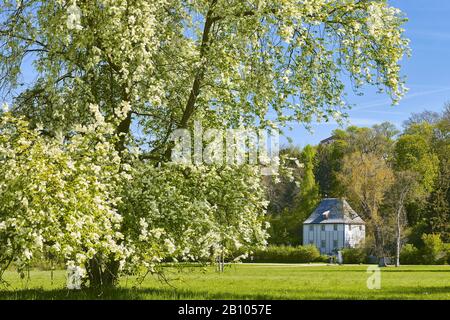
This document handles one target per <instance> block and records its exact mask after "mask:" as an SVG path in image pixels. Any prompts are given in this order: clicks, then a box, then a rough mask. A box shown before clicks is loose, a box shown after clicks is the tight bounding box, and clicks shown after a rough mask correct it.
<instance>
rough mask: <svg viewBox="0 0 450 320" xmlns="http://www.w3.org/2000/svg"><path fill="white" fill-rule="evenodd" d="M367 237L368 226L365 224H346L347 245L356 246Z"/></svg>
mask: <svg viewBox="0 0 450 320" xmlns="http://www.w3.org/2000/svg"><path fill="white" fill-rule="evenodd" d="M365 237H366V227H365V226H363V225H348V224H346V225H345V247H350V248H354V247H356V246H357V245H358V244H360V243H361V242H362V241H364V239H365Z"/></svg>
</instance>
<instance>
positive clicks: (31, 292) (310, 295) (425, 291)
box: [0, 286, 450, 300]
mask: <svg viewBox="0 0 450 320" xmlns="http://www.w3.org/2000/svg"><path fill="white" fill-rule="evenodd" d="M282 292H284V293H285V294H283V293H282ZM288 292H289V293H288ZM449 295H450V286H445V287H431V286H427V287H396V288H382V289H381V290H367V291H366V290H363V291H361V290H354V289H353V290H352V289H338V290H336V291H334V290H329V289H328V290H317V291H314V290H311V288H309V289H307V290H306V289H305V290H302V289H300V288H299V289H287V290H282V291H279V290H275V291H274V292H273V293H272V294H260V293H255V294H239V293H229V292H223V293H211V292H208V291H199V290H195V291H194V290H189V289H176V288H116V289H109V290H104V291H98V290H92V289H83V290H79V291H69V290H66V289H54V290H45V289H22V290H0V300H230V299H233V300H273V299H275V300H276V299H308V300H319V299H324V300H327V299H340V300H377V299H427V298H428V299H429V298H431V299H449Z"/></svg>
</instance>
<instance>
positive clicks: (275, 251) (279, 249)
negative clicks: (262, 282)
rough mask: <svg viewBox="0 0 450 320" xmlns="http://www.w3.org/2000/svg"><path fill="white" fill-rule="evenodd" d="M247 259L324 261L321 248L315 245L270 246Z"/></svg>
mask: <svg viewBox="0 0 450 320" xmlns="http://www.w3.org/2000/svg"><path fill="white" fill-rule="evenodd" d="M251 257H253V259H251V258H250V257H249V258H248V259H247V260H246V261H247V262H257V263H308V262H318V261H323V260H322V258H321V256H320V252H319V250H318V249H317V248H316V247H315V246H313V245H306V246H297V247H290V246H268V247H267V248H266V249H265V250H258V251H256V252H255V253H254V254H253V255H251Z"/></svg>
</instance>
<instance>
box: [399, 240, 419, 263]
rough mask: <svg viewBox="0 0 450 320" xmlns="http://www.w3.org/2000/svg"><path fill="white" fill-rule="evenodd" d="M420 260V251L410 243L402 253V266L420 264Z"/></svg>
mask: <svg viewBox="0 0 450 320" xmlns="http://www.w3.org/2000/svg"><path fill="white" fill-rule="evenodd" d="M420 260H421V258H420V251H419V249H417V248H416V247H415V246H413V245H412V244H410V243H408V244H406V245H405V246H404V247H403V249H402V251H401V253H400V263H401V264H402V265H404V264H419V261H420Z"/></svg>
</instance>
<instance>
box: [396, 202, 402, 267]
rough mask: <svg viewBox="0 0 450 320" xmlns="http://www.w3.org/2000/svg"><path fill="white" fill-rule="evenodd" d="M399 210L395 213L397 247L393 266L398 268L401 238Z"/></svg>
mask: <svg viewBox="0 0 450 320" xmlns="http://www.w3.org/2000/svg"><path fill="white" fill-rule="evenodd" d="M400 212H401V211H400V210H399V211H398V212H397V247H396V254H395V266H396V267H399V266H400V250H401V238H402V233H401V232H402V230H401V225H400V223H401V221H400Z"/></svg>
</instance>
